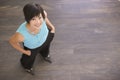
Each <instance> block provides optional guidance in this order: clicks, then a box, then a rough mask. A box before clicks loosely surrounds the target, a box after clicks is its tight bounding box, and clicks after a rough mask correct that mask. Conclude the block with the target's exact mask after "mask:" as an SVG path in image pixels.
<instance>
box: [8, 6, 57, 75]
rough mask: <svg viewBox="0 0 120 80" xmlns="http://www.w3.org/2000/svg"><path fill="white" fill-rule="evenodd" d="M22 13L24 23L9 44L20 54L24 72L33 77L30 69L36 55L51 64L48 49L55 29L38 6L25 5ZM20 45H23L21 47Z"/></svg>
mask: <svg viewBox="0 0 120 80" xmlns="http://www.w3.org/2000/svg"><path fill="white" fill-rule="evenodd" d="M23 12H24V17H25V20H26V21H25V22H23V23H22V24H21V25H20V26H19V28H18V29H17V31H16V33H15V34H13V35H12V36H11V38H10V39H9V42H10V44H11V45H12V46H13V47H14V48H15V49H17V50H18V51H20V52H21V53H22V57H21V59H20V62H21V64H22V66H23V67H24V68H25V70H26V71H27V72H29V73H31V74H32V75H33V74H34V73H33V69H32V67H33V64H34V61H35V57H36V55H37V53H40V54H41V56H42V57H43V59H44V60H45V61H47V62H49V63H52V61H51V59H50V55H49V48H50V43H51V41H52V40H53V37H54V33H55V27H54V26H53V25H52V23H51V22H50V21H49V19H48V18H47V13H46V11H45V10H43V8H42V7H41V6H40V5H39V4H26V5H25V6H24V8H23ZM20 43H23V47H22V46H21V45H20Z"/></svg>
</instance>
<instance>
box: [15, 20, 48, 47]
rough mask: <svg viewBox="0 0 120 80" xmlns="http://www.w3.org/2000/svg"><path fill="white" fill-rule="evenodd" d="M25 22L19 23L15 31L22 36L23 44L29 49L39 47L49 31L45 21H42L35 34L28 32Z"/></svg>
mask: <svg viewBox="0 0 120 80" xmlns="http://www.w3.org/2000/svg"><path fill="white" fill-rule="evenodd" d="M26 23H27V22H24V23H23V24H21V25H20V27H19V28H18V29H17V31H16V32H19V33H20V34H22V35H23V36H24V46H25V47H28V48H30V49H34V48H37V47H40V46H41V45H42V44H43V43H44V42H45V41H46V39H47V36H48V32H49V31H48V28H47V25H46V23H45V21H44V22H43V23H42V27H41V29H40V32H39V33H38V34H36V35H32V34H30V33H29V32H28V30H27V28H26Z"/></svg>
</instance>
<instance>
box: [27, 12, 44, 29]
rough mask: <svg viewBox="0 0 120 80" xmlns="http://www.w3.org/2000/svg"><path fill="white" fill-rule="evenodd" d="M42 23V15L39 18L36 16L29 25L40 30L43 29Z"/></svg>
mask: <svg viewBox="0 0 120 80" xmlns="http://www.w3.org/2000/svg"><path fill="white" fill-rule="evenodd" d="M42 23H43V17H42V14H41V13H40V14H39V15H38V16H35V17H33V18H32V19H31V20H30V22H29V25H30V27H31V28H34V29H37V30H39V29H40V28H41V25H42Z"/></svg>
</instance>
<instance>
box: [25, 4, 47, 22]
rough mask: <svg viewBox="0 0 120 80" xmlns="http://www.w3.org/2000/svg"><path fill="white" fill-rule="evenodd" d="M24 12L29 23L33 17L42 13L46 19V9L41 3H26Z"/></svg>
mask: <svg viewBox="0 0 120 80" xmlns="http://www.w3.org/2000/svg"><path fill="white" fill-rule="evenodd" d="M23 12H24V16H25V20H26V21H27V23H29V22H30V20H31V19H32V18H33V17H36V16H39V15H40V14H41V15H42V18H43V19H45V14H44V10H43V8H42V7H41V6H40V5H39V4H26V5H25V6H24V8H23Z"/></svg>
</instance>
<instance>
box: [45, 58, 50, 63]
mask: <svg viewBox="0 0 120 80" xmlns="http://www.w3.org/2000/svg"><path fill="white" fill-rule="evenodd" d="M44 60H45V61H46V62H49V63H52V61H51V58H50V57H45V58H44Z"/></svg>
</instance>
